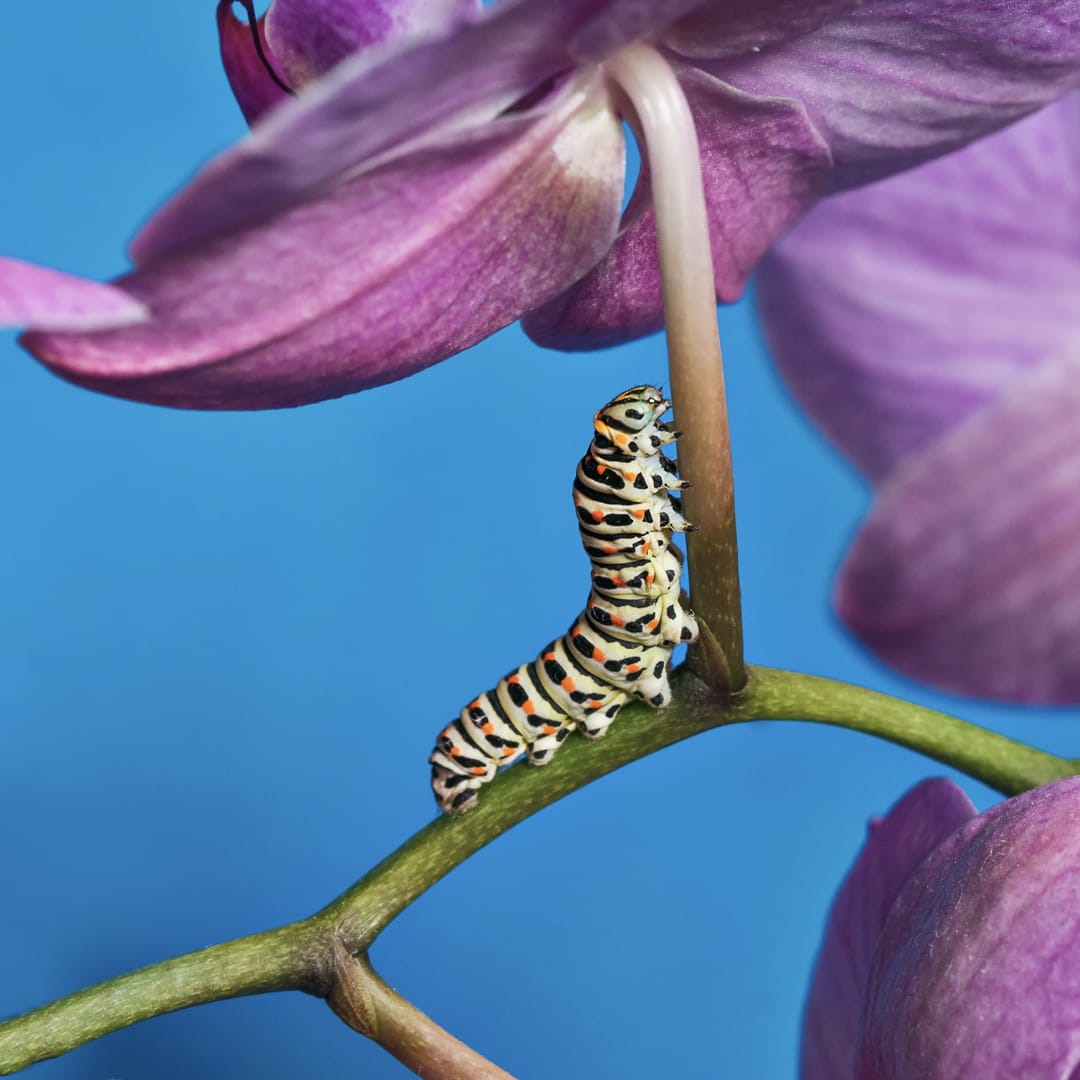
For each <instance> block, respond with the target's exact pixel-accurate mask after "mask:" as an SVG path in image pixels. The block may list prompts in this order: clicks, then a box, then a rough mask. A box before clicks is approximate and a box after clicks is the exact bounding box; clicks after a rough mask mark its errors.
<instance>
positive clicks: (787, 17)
mask: <svg viewBox="0 0 1080 1080" xmlns="http://www.w3.org/2000/svg"><path fill="white" fill-rule="evenodd" d="M861 2H862V0H772V2H771V3H763V2H762V0H725V2H724V3H723V4H702V5H700V6H699V7H698V8H697V10H696V11H693V12H691V13H690V14H689V15H687V16H685V17H684V18H682V19H680V20H679V21H678V22H677V23H675V24H674V25H673V26H672V27H670V28H669V29H668V30H666V31H665V32H664V36H663V39H662V40H663V43H664V45H666V46H667V47H668V48H669V49H672V50H673V51H674V52H677V53H679V54H680V55H681V56H685V57H701V58H706V57H707V58H711V59H715V58H717V57H722V56H740V55H745V54H747V53H759V52H761V51H762V50H763V49H764V48H766V47H767V46H771V45H777V44H779V43H780V42H783V41H789V40H790V39H792V38H797V37H802V36H803V35H804V34H809V33H810V32H811V31H813V30H816V29H817V28H818V27H819V26H821V25H822V24H823V23H824V22H826V21H827V20H828V19H832V18H835V17H836V16H837V15H842V14H844V13H846V12H848V11H851V10H852V9H854V8H857V7H858V6H859V5H860V3H861Z"/></svg>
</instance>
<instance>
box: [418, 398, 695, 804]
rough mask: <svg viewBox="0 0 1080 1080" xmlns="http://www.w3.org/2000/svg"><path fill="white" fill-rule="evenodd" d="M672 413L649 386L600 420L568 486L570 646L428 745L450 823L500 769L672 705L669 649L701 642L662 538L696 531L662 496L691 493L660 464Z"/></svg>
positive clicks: (526, 670)
mask: <svg viewBox="0 0 1080 1080" xmlns="http://www.w3.org/2000/svg"><path fill="white" fill-rule="evenodd" d="M670 407H671V402H670V401H667V400H666V399H665V398H664V395H663V392H662V391H661V390H659V389H657V388H656V387H655V386H635V387H632V388H631V389H629V390H627V391H625V392H624V393H622V394H619V396H618V397H616V398H615V399H613V400H612V401H610V402H608V404H607V405H605V406H604V407H603V408H602V409H601V410H600V411H599V412H598V413H597V414H596V416H595V418H594V422H593V426H594V429H595V430H594V434H593V438H592V442H591V443H590V444H589V449H588V450H587V451H586V453H585V456H584V457H583V458H582V459H581V461H580V462H579V463H578V467H577V475H576V477H575V479H574V506H575V507H576V509H577V515H578V522H579V525H580V529H581V540H582V543H583V544H584V545H585V551H586V553H587V554H588V556H589V560H590V561H591V563H592V591H591V592H590V593H589V600H588V603H587V604H586V607H585V610H584V611H583V612H581V614H580V615H578V617H577V618H576V619H575V620H574V621H573V623H572V624H571V626H570V629H569V630H568V631H567V632H566V634H565V635H564V636H563V637H561V638H559V639H558V640H557V641H553V642H551V643H550V644H549V645H547V646H545V648H544V649H543V650H542V651H541V653H540V655H539V656H538V657H537V658H536V659H535V660H533V661H530V662H529V663H527V664H522V665H521V666H520V667H518V668H516V669H515V670H514V671H512V672H510V674H509V675H507V676H506V677H505V678H504V679H502V680H501V681H500V682H499V684H498V686H496V687H495V688H494V689H493V690H488V691H487V692H486V693H483V694H481V695H480V696H479V697H477V698H475V699H474V700H473V701H470V702H469V704H468V705H466V706H465V708H464V709H462V710H461V715H460V716H459V717H458V719H456V720H454V721H453V722H452V723H451V724H450V725H449V726H447V727H446V728H445V729H444V730H443V731H442V732H441V733H440V734H439V737H438V739H437V741H436V744H435V750H434V751H433V753H432V755H431V757H430V759H429V760H430V762H431V786H432V788H433V790H434V792H435V799H436V801H437V802H438V804H439V806H440V807H441V808H442V809H443V810H444V811H446V812H447V813H448V814H460V813H463V812H464V811H466V810H469V809H471V808H472V807H473V806H474V805H475V804H476V800H477V796H478V793H479V789H480V787H481V786H482V785H484V784H486V783H488V781H490V780H491V779H492V778H493V777H494V776H495V773H496V772H497V771H498V769H499V768H500V767H502V766H504V765H510V764H512V763H513V762H514V761H516V760H517V759H518V758H520V757H521V756H522V755H526V757H527V760H528V762H529V764H530V765H544V764H546V763H547V762H548V761H549V760H550V759H551V755H552V753H554V751H555V750H556V749H557V748H558V746H559V745H560V743H562V741H563V740H564V739H565V738H566V737H567V736H568V735H569V734H570V732H571V731H573V730H574V729H575V728H576V729H578V730H579V731H581V733H582V734H583V735H584V736H585V737H586V738H588V739H599V738H600V737H601V736H602V735H603V734H604V733H605V732H606V731H607V729H608V727H609V726H610V725H611V722H612V720H614V718H615V714H616V713H617V712H618V711H619V709H621V708H622V706H623V705H625V704H626V703H627V702H628V701H631V700H632V699H633V698H635V697H637V698H641V699H642V700H643V701H647V702H648V703H649V704H650V705H652V706H654V707H655V708H662V707H663V706H665V705H667V704H668V703H669V701H670V700H671V689H670V687H669V685H668V666H669V664H670V661H671V651H672V649H673V648H674V647H675V646H676V645H678V644H679V643H681V642H691V641H694V640H695V639H696V638H697V632H698V628H697V623H696V622H695V620H694V616H693V614H692V613H691V612H690V611H688V610H687V609H685V608H683V607H682V605H681V604H680V602H679V595H680V585H679V577H680V573H681V569H682V552H681V551H680V550H679V549H678V548H677V547H674V546H673V545H672V544H671V543H670V540H669V531H670V530H677V531H680V532H681V531H685V530H687V529H692V528H693V526H692V525H689V524H687V522H686V519H685V518H684V517H683V516H682V513H681V512H680V509H679V506H678V505H677V500H676V499H673V498H672V496H671V495H669V494H668V490H669V489H671V490H677V491H681V490H682V489H684V488H687V487H689V486H690V485H689V482H688V481H685V480H680V479H679V478H678V476H677V475H676V465H675V463H674V462H673V461H671V460H669V459H668V458H666V457H665V456H664V455H663V454H662V453H661V448H662V447H664V446H666V445H667V444H668V443H671V442H674V441H675V440H676V439H677V438H678V437H679V435H680V434H681V433H680V432H673V431H671V430H670V427H669V426H668V425H667V424H665V423H664V422H663V421H662V420H661V419H660V417H661V416H662V415H663V414H664V413H665V412H667V410H668V409H669V408H670Z"/></svg>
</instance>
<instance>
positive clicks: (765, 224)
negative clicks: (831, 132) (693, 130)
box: [523, 66, 829, 349]
mask: <svg viewBox="0 0 1080 1080" xmlns="http://www.w3.org/2000/svg"><path fill="white" fill-rule="evenodd" d="M677 71H678V73H679V79H680V81H681V83H682V85H683V89H684V90H685V91H686V95H687V100H688V101H689V103H690V107H691V111H692V112H693V114H694V123H695V125H696V127H697V133H698V141H699V144H700V146H701V155H702V162H703V165H704V178H705V201H706V204H707V206H708V209H709V220H710V229H711V240H712V250H713V266H714V269H715V272H716V292H717V298H718V299H721V300H735V299H737V298H738V296H739V295H740V293H741V292H742V289H743V286H744V285H745V283H746V278H747V275H748V274H749V273H750V270H751V268H752V267H753V265H754V263H755V262H756V261H757V260H758V259H759V258H760V257H761V255H762V253H763V252H764V251H765V249H766V248H767V247H768V245H769V244H771V243H772V242H773V240H775V239H776V237H777V236H778V235H779V234H780V233H781V232H782V231H783V230H784V229H785V228H787V226H788V225H790V224H791V222H792V221H794V220H795V219H796V218H797V217H799V215H800V214H802V213H803V212H804V211H805V210H806V208H807V207H808V206H810V205H811V204H812V203H813V202H814V200H815V199H816V198H817V197H818V195H819V194H820V192H821V190H822V188H823V187H824V185H825V183H826V180H827V176H828V170H829V155H828V150H827V149H826V147H825V146H824V145H823V144H822V143H821V141H820V139H818V137H817V135H816V134H815V133H814V130H813V128H812V127H811V126H810V124H809V123H808V121H807V119H806V115H805V113H804V112H803V110H802V108H801V107H800V106H799V105H798V104H797V103H795V102H792V101H779V100H769V99H762V98H754V97H751V96H750V95H748V94H742V93H739V92H737V91H734V90H732V89H731V88H730V87H726V86H724V85H723V84H722V83H720V82H718V81H717V80H716V79H714V78H712V77H711V76H709V75H706V74H704V73H703V72H701V71H699V70H697V69H696V68H692V67H685V66H680V67H678V68H677ZM662 324H663V304H662V298H661V294H660V270H659V264H658V262H657V254H656V221H655V216H654V214H653V210H652V196H651V193H650V191H649V187H648V170H647V168H646V169H645V170H644V171H643V173H642V177H641V180H640V182H639V185H638V189H637V190H636V191H635V193H634V198H633V199H632V201H631V204H630V206H629V207H628V208H627V214H626V224H625V225H624V228H623V230H622V233H621V235H620V236H619V239H618V241H617V242H616V243H615V244H614V246H613V247H612V249H611V251H610V252H609V253H608V255H607V256H606V257H605V258H604V260H603V261H602V262H600V263H599V265H598V266H596V267H595V268H594V269H593V270H591V271H590V272H589V273H588V274H587V275H586V276H585V277H584V278H583V279H582V280H581V281H580V282H578V283H577V284H576V285H574V286H573V287H572V288H570V289H569V290H567V292H566V293H565V294H564V295H563V296H560V297H558V298H557V299H556V300H554V301H553V302H552V303H550V304H548V305H547V306H546V307H543V308H540V309H538V310H537V311H535V312H533V313H532V314H530V315H529V316H528V317H527V318H526V319H525V320H524V324H523V325H524V327H525V330H526V331H527V332H528V334H529V336H530V337H532V338H533V339H534V340H535V341H538V342H539V343H540V344H542V345H550V346H553V347H555V348H560V349H577V348H597V347H600V346H605V345H614V344H617V343H619V342H622V341H627V340H630V339H632V338H635V337H640V336H641V335H642V334H647V333H651V332H652V331H654V330H658V329H659V328H660V327H661V325H662Z"/></svg>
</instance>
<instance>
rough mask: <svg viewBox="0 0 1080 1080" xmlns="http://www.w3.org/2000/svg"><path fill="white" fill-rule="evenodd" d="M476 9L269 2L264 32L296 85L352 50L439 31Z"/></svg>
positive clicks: (461, 0)
mask: <svg viewBox="0 0 1080 1080" xmlns="http://www.w3.org/2000/svg"><path fill="white" fill-rule="evenodd" d="M479 10H480V2H479V0H273V3H272V4H271V5H270V10H269V11H268V12H267V14H266V36H267V38H268V39H269V41H270V44H271V45H272V46H273V50H274V55H275V57H277V58H278V59H279V60H280V61H281V64H282V69H283V71H284V73H285V78H286V80H287V82H288V83H289V85H290V86H292V87H293V89H298V88H299V87H301V86H304V85H306V84H307V83H309V82H311V81H312V80H313V79H317V78H318V77H319V76H320V75H323V74H325V73H326V72H327V71H329V70H330V68H332V67H333V66H334V65H335V64H338V63H340V62H341V61H342V60H344V59H345V57H346V56H349V55H351V54H352V53H355V52H360V51H361V50H362V49H368V48H371V46H373V45H379V44H382V43H384V42H388V41H398V42H402V41H405V40H406V39H415V38H418V37H435V36H437V35H440V34H444V33H445V32H446V31H447V30H448V29H449V28H451V27H453V26H454V25H456V24H457V23H458V22H462V21H464V20H466V19H468V18H471V17H472V16H474V15H475V14H476V13H477V12H479Z"/></svg>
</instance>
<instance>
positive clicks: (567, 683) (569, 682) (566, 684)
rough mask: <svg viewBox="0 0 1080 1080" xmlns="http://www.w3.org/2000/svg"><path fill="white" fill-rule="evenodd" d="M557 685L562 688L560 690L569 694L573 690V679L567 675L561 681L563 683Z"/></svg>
mask: <svg viewBox="0 0 1080 1080" xmlns="http://www.w3.org/2000/svg"><path fill="white" fill-rule="evenodd" d="M559 685H560V686H561V687H562V688H563V689H564V690H565V691H566V692H567V693H569V692H570V691H571V690H573V689H574V680H573V679H571V678H570V676H569V675H567V676H566V678H565V679H563V681H562V682H561V683H559Z"/></svg>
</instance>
